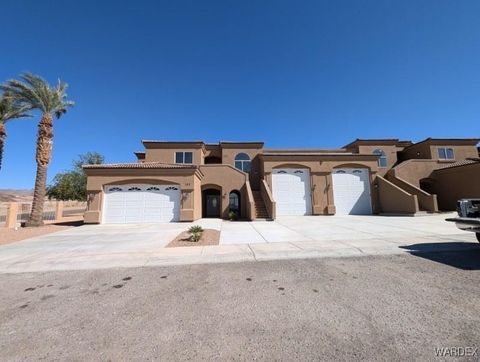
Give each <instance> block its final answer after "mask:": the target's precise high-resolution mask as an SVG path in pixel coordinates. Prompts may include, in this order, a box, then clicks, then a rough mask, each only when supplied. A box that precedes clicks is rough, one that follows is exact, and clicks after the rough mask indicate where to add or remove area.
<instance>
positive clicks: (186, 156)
mask: <svg viewBox="0 0 480 362" xmlns="http://www.w3.org/2000/svg"><path fill="white" fill-rule="evenodd" d="M175 163H193V152H175Z"/></svg>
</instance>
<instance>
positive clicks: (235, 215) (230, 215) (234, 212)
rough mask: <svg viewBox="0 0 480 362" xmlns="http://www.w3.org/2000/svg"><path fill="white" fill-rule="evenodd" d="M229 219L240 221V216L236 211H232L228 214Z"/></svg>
mask: <svg viewBox="0 0 480 362" xmlns="http://www.w3.org/2000/svg"><path fill="white" fill-rule="evenodd" d="M228 219H229V220H232V221H235V220H238V214H237V212H236V211H230V212H229V213H228Z"/></svg>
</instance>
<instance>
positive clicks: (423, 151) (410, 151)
mask: <svg viewBox="0 0 480 362" xmlns="http://www.w3.org/2000/svg"><path fill="white" fill-rule="evenodd" d="M415 158H417V159H430V158H431V149H430V146H429V145H428V144H427V143H419V144H416V145H412V146H410V147H408V148H406V149H404V150H403V151H402V153H401V156H400V159H401V160H402V161H403V160H409V159H415Z"/></svg>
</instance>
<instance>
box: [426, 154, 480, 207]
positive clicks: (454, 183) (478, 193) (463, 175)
mask: <svg viewBox="0 0 480 362" xmlns="http://www.w3.org/2000/svg"><path fill="white" fill-rule="evenodd" d="M432 179H433V190H434V191H435V193H436V194H437V200H438V207H439V209H440V210H444V211H449V210H455V209H456V203H457V200H459V199H462V198H480V164H479V163H476V164H471V165H464V166H460V167H452V168H449V169H443V170H438V171H434V172H433V174H432Z"/></svg>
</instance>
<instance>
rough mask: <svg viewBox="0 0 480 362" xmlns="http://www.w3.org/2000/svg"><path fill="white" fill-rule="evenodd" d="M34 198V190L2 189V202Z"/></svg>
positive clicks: (0, 199) (0, 197)
mask: <svg viewBox="0 0 480 362" xmlns="http://www.w3.org/2000/svg"><path fill="white" fill-rule="evenodd" d="M32 199H33V190H15V189H0V202H29V201H32Z"/></svg>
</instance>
